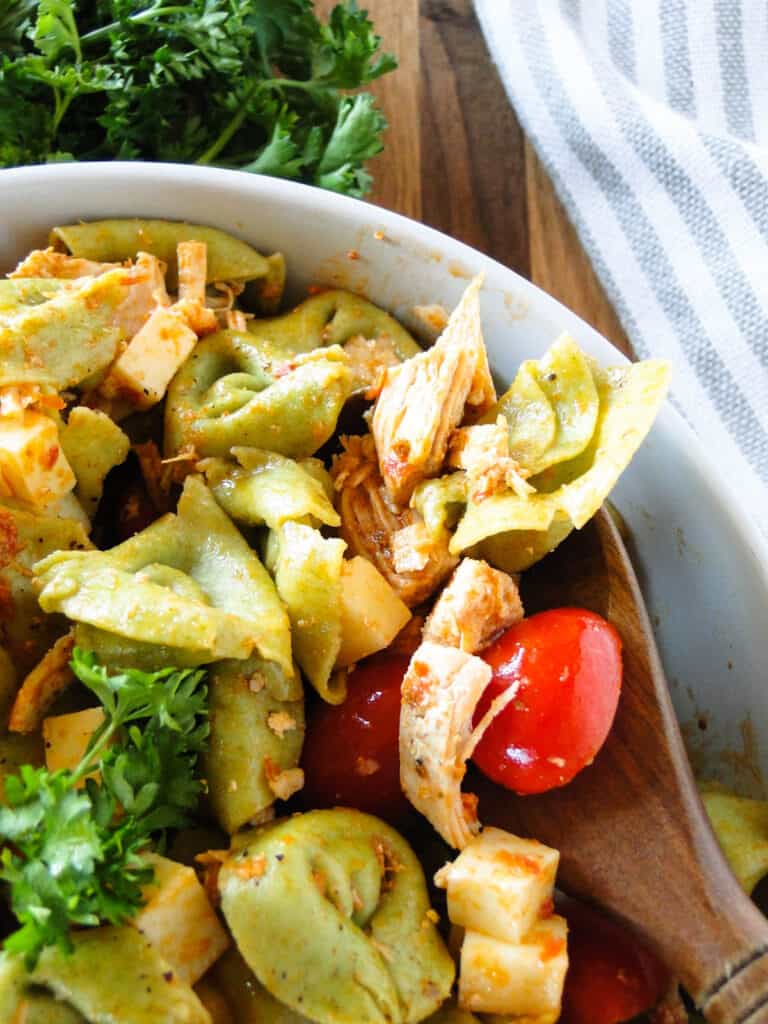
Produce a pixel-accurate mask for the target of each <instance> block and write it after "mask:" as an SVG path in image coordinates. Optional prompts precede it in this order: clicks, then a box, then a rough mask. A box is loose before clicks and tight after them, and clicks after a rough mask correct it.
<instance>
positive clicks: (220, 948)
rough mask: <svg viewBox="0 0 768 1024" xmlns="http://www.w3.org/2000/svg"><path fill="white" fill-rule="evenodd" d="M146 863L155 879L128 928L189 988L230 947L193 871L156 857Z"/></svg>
mask: <svg viewBox="0 0 768 1024" xmlns="http://www.w3.org/2000/svg"><path fill="white" fill-rule="evenodd" d="M146 860H147V862H148V863H149V864H151V866H152V867H153V868H154V871H155V878H154V881H153V882H152V884H151V885H149V886H147V888H146V890H145V892H144V899H145V900H146V902H145V904H144V906H143V907H142V908H141V910H140V911H139V912H138V914H137V915H136V916H135V918H134V919H133V924H134V925H135V926H136V927H137V928H138V929H139V931H140V932H142V934H143V935H145V936H146V938H147V940H148V941H149V942H150V943H151V945H153V946H154V947H155V949H156V950H157V951H158V953H159V954H160V956H162V958H163V959H164V960H165V961H166V962H167V963H168V964H169V965H170V966H171V967H172V968H173V970H174V971H175V973H176V974H177V975H178V976H179V978H180V980H181V981H183V982H185V983H186V984H188V985H194V984H195V982H197V981H199V979H200V978H202V976H203V975H204V974H205V972H206V971H207V970H208V968H209V967H210V966H211V965H212V964H214V963H215V962H216V961H217V960H218V958H219V957H220V956H221V954H222V953H223V952H224V950H225V949H226V948H227V946H228V945H229V937H228V936H227V933H226V932H225V931H224V929H223V928H222V926H221V923H220V922H219V919H218V917H217V916H216V912H215V911H214V909H213V907H212V906H211V904H210V903H209V901H208V897H207V896H206V894H205V889H203V886H202V885H201V884H200V881H199V880H198V877H197V875H196V874H195V872H194V870H193V869H192V868H188V867H186V866H185V865H184V864H177V863H176V861H173V860H168V858H167V857H160V856H158V855H157V854H148V855H147V857H146Z"/></svg>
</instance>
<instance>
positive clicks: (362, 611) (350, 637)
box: [336, 555, 411, 667]
mask: <svg viewBox="0 0 768 1024" xmlns="http://www.w3.org/2000/svg"><path fill="white" fill-rule="evenodd" d="M410 617H411V613H410V611H409V609H408V607H407V605H405V604H404V603H403V602H402V601H401V600H400V598H399V597H398V595H397V594H396V593H395V591H394V590H393V589H392V587H391V586H390V585H389V583H388V582H387V581H386V580H385V579H384V577H383V576H382V575H381V573H380V572H379V570H378V569H377V568H376V566H375V565H374V564H373V562H369V561H368V559H367V558H361V557H360V556H359V555H356V556H355V557H354V558H350V559H349V560H348V561H345V562H344V563H343V564H342V567H341V647H340V648H339V654H338V657H337V659H336V664H337V665H338V666H340V667H346V666H347V665H352V664H354V663H355V662H356V661H360V659H361V658H367V657H368V655H369V654H374V653H375V652H376V651H381V650H383V649H384V648H385V647H389V645H390V644H391V643H392V641H393V640H394V639H395V637H396V636H397V634H398V633H399V632H400V630H401V629H402V628H403V626H404V625H405V624H406V622H408V620H409V619H410Z"/></svg>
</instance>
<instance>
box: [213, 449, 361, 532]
mask: <svg viewBox="0 0 768 1024" xmlns="http://www.w3.org/2000/svg"><path fill="white" fill-rule="evenodd" d="M232 454H233V455H234V456H235V458H236V459H237V460H238V463H239V465H233V463H231V462H228V461H226V460H225V459H205V460H204V461H203V462H202V463H200V466H199V468H200V469H202V471H203V472H204V474H205V479H206V482H207V484H208V486H209V487H210V488H211V491H212V492H213V495H214V497H215V498H216V500H217V501H218V502H219V504H220V505H221V507H222V508H223V509H224V510H225V512H226V513H227V514H228V515H229V516H231V517H232V518H233V519H235V520H237V522H241V523H246V524H247V525H248V526H263V525H266V526H268V527H269V528H270V529H272V530H276V529H278V528H279V527H280V526H282V525H283V523H286V522H288V521H289V520H291V519H293V520H297V519H298V520H303V519H304V518H305V517H307V516H311V517H312V519H314V520H317V521H318V523H324V524H325V525H326V526H338V525H339V524H340V523H341V519H340V518H339V514H338V513H337V512H336V510H335V508H334V507H333V504H332V503H331V501H330V499H329V497H328V487H330V488H331V489H332V486H333V485H332V484H331V482H330V477H328V480H327V483H324V482H323V480H322V478H321V477H320V476H319V473H320V472H322V473H326V471H325V469H324V467H323V466H322V463H319V462H317V460H311V462H312V463H316V465H311V464H310V465H307V463H310V460H304V461H303V463H302V462H294V461H293V460H292V459H288V458H286V457H285V456H284V455H278V454H277V453H276V452H267V451H263V450H262V449H260V448H239V447H238V448H233V449H232ZM326 477H327V473H326Z"/></svg>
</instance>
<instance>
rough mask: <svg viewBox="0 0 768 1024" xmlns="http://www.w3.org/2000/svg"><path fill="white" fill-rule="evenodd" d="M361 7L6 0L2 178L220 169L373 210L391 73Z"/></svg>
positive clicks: (297, 2) (284, 0)
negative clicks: (15, 168) (128, 164)
mask: <svg viewBox="0 0 768 1024" xmlns="http://www.w3.org/2000/svg"><path fill="white" fill-rule="evenodd" d="M379 46H380V40H379V37H378V36H377V35H376V33H375V31H374V28H373V25H372V24H371V22H370V20H369V18H368V16H367V13H366V12H365V11H361V10H360V9H359V8H358V6H357V3H356V0H345V2H344V3H340V4H339V5H338V6H337V7H336V8H335V9H334V10H333V11H332V13H331V15H330V17H329V19H328V22H327V23H325V24H324V23H322V22H320V21H319V20H318V18H317V17H316V16H315V13H314V9H313V3H312V0H188V2H186V3H171V2H163V0H150V2H148V0H95V2H91V3H85V2H82V0H81V2H79V3H78V2H77V0H38V2H30V0H10V2H9V3H6V4H5V5H0V53H2V57H1V58H0V165H2V166H12V165H16V164H23V163H40V162H45V161H51V160H66V159H92V160H94V159H95V160H98V159H113V158H118V159H144V160H173V161H178V162H189V163H198V164H216V165H221V166H227V167H236V168H240V169H242V170H247V171H255V172H258V173H263V174H272V175H275V176H278V177H286V178H293V179H297V180H301V181H305V182H310V183H313V184H317V185H321V186H323V187H325V188H331V189H335V190H336V191H340V192H347V193H349V194H351V195H363V194H364V193H365V192H366V191H367V189H368V188H369V186H370V180H371V179H370V176H369V175H368V174H367V172H366V171H365V170H364V167H363V164H364V162H365V161H366V160H367V159H368V158H369V157H370V156H373V155H374V154H375V153H377V152H379V151H380V149H381V148H382V133H383V131H384V128H385V127H386V122H385V121H384V118H383V116H382V114H381V112H380V111H379V110H378V109H377V107H376V106H375V104H374V102H373V98H372V96H371V95H370V93H367V92H362V93H357V94H356V95H354V96H350V95H347V94H346V92H347V91H348V90H355V89H360V88H364V87H365V86H367V85H369V84H370V83H371V82H372V81H374V80H375V79H376V78H378V77H379V76H380V75H383V74H385V73H387V72H388V71H391V70H392V69H393V68H394V67H395V66H396V61H395V59H394V57H393V56H392V55H391V54H388V53H381V52H380V49H379Z"/></svg>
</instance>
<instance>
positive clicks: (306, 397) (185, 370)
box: [165, 331, 354, 458]
mask: <svg viewBox="0 0 768 1024" xmlns="http://www.w3.org/2000/svg"><path fill="white" fill-rule="evenodd" d="M353 384H354V380H353V374H352V370H351V368H350V365H349V358H348V357H347V355H346V353H345V352H344V351H343V350H342V349H341V348H339V347H338V346H331V347H330V348H327V349H317V350H316V351H314V352H311V353H309V354H308V355H307V356H305V357H303V359H302V360H301V361H300V362H298V363H297V365H296V366H295V367H292V368H291V369H290V370H288V371H287V372H285V373H283V374H282V375H280V376H277V375H274V376H273V375H272V373H271V372H270V371H269V369H268V368H267V366H266V365H265V361H264V359H263V357H262V356H261V355H260V353H259V350H258V347H257V346H256V344H255V342H254V340H253V338H252V337H251V336H250V335H248V334H242V333H239V332H237V331H220V332H218V333H217V334H212V335H210V336H209V337H207V338H204V339H203V340H202V341H200V342H199V343H198V345H197V346H196V348H195V350H194V351H193V353H192V355H191V356H190V357H189V359H187V361H186V362H185V363H184V365H183V366H182V367H181V369H180V370H179V372H178V373H177V374H176V376H175V377H174V379H173V381H172V383H171V386H170V387H169V389H168V399H167V403H166V410H165V450H166V454H167V455H169V456H171V455H174V454H176V453H177V452H179V451H181V450H182V449H184V448H185V447H186V448H192V449H193V450H194V451H195V452H196V453H197V455H198V456H210V455H218V456H223V457H226V456H228V455H229V453H230V450H231V449H232V448H233V447H236V446H237V445H242V446H247V447H252V448H263V449H266V450H267V451H273V452H279V453H280V454H281V455H290V456H292V457H293V458H302V457H304V456H307V455H313V454H314V453H315V452H316V451H317V450H318V448H320V447H322V445H323V444H325V442H326V441H327V440H328V439H329V438H330V437H331V435H332V434H333V431H334V430H335V428H336V421H337V419H338V417H339V413H340V412H341V409H342V407H343V405H344V403H345V401H346V400H347V398H348V396H349V395H350V393H351V391H352V388H353Z"/></svg>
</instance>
